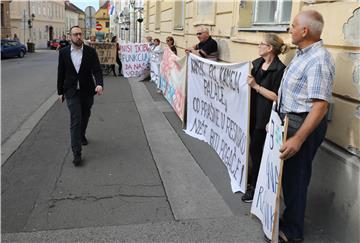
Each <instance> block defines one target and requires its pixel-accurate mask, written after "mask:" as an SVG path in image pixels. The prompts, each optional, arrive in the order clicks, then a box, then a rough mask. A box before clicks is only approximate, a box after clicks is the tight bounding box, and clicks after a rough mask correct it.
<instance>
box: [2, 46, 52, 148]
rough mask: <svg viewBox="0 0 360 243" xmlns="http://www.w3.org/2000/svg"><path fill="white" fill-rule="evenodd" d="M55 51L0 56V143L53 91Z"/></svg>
mask: <svg viewBox="0 0 360 243" xmlns="http://www.w3.org/2000/svg"><path fill="white" fill-rule="evenodd" d="M57 56H58V55H57V52H56V51H54V50H39V51H37V52H36V53H27V54H26V56H25V57H24V58H11V59H3V60H1V124H2V126H1V144H3V143H4V142H5V141H6V140H7V139H8V138H9V137H10V136H11V135H12V134H14V133H15V132H16V131H17V129H18V128H19V127H20V126H21V124H23V123H24V122H25V121H26V120H27V119H28V118H29V117H30V116H31V114H33V113H34V111H36V110H37V109H38V108H39V107H40V106H41V105H42V104H43V103H44V102H45V101H46V100H47V99H48V98H49V97H50V96H51V95H52V94H54V92H55V91H56V79H57V76H56V75H57Z"/></svg>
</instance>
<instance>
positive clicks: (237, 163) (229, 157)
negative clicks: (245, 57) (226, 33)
mask: <svg viewBox="0 0 360 243" xmlns="http://www.w3.org/2000/svg"><path fill="white" fill-rule="evenodd" d="M249 65H250V64H249V62H245V63H236V64H223V63H218V62H214V61H210V60H206V59H203V58H200V57H198V56H195V55H193V54H189V58H188V75H187V85H188V91H187V121H186V130H185V132H186V133H187V134H189V135H190V136H193V137H195V138H198V139H200V140H203V141H205V142H207V143H208V144H209V145H210V146H211V147H212V148H213V149H214V150H215V151H216V153H217V154H218V155H219V156H220V158H221V160H222V161H223V163H224V164H225V166H226V168H227V169H228V172H229V175H230V179H231V188H232V191H233V192H238V191H241V192H245V190H246V183H247V164H248V163H247V158H248V140H249V138H248V130H249V109H250V108H249V96H250V89H249V86H248V84H247V76H248V74H249Z"/></svg>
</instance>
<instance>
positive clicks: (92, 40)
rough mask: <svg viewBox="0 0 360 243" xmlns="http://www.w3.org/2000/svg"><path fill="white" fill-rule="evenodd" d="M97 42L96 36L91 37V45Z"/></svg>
mask: <svg viewBox="0 0 360 243" xmlns="http://www.w3.org/2000/svg"><path fill="white" fill-rule="evenodd" d="M95 42H96V36H95V35H92V36H90V43H95Z"/></svg>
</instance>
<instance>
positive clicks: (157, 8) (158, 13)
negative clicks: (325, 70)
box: [155, 1, 161, 30]
mask: <svg viewBox="0 0 360 243" xmlns="http://www.w3.org/2000/svg"><path fill="white" fill-rule="evenodd" d="M160 17H161V6H160V1H156V3H155V30H159V29H160Z"/></svg>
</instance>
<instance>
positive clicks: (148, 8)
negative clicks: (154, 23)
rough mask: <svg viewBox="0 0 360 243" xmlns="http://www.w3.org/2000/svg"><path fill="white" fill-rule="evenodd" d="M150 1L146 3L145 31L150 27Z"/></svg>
mask: <svg viewBox="0 0 360 243" xmlns="http://www.w3.org/2000/svg"><path fill="white" fill-rule="evenodd" d="M149 18H150V1H149V0H148V1H146V19H145V21H146V22H145V29H146V30H148V29H149V26H150V19H149Z"/></svg>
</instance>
